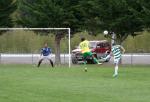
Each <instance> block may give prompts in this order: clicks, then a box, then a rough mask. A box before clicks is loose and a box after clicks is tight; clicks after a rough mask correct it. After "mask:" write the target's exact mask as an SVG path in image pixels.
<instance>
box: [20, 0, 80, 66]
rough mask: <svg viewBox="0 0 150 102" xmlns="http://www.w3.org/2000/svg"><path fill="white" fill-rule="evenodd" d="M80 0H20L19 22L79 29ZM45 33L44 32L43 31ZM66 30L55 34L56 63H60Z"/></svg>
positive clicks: (35, 25)
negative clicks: (77, 10) (77, 13)
mask: <svg viewBox="0 0 150 102" xmlns="http://www.w3.org/2000/svg"><path fill="white" fill-rule="evenodd" d="M78 1H79V0H19V1H18V3H19V17H18V19H19V20H18V24H20V25H22V26H23V27H36V28H41V27H42V28H48V27H49V28H61V27H63V28H65V27H66V28H71V30H72V32H76V31H78V28H79V27H80V26H79V23H78V18H76V15H75V9H76V5H77V4H78ZM42 34H43V33H42ZM65 34H66V32H64V31H57V32H54V35H55V44H56V47H55V48H56V49H55V54H56V61H55V62H56V63H57V64H59V63H60V40H61V39H62V38H63V37H64V36H65Z"/></svg>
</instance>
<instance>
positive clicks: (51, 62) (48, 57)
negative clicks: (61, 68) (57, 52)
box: [47, 55, 54, 67]
mask: <svg viewBox="0 0 150 102" xmlns="http://www.w3.org/2000/svg"><path fill="white" fill-rule="evenodd" d="M47 59H48V60H49V62H50V64H51V66H52V67H54V63H53V61H52V60H51V57H50V55H49V56H47Z"/></svg>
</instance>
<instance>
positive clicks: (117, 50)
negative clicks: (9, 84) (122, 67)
mask: <svg viewBox="0 0 150 102" xmlns="http://www.w3.org/2000/svg"><path fill="white" fill-rule="evenodd" d="M124 52H125V49H124V48H123V47H122V46H121V45H115V44H112V48H111V53H110V54H109V55H107V56H106V57H105V58H103V59H104V61H106V60H107V59H108V58H110V57H111V56H114V65H115V72H114V74H113V77H116V76H117V75H118V65H119V62H120V59H121V56H122V53H124Z"/></svg>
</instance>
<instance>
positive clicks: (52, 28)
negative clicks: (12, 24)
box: [0, 28, 71, 68]
mask: <svg viewBox="0 0 150 102" xmlns="http://www.w3.org/2000/svg"><path fill="white" fill-rule="evenodd" d="M0 30H68V39H69V40H68V43H69V45H68V47H69V68H70V67H71V45H70V43H71V42H70V31H71V29H70V28H0Z"/></svg>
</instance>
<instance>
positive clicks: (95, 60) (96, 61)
mask: <svg viewBox="0 0 150 102" xmlns="http://www.w3.org/2000/svg"><path fill="white" fill-rule="evenodd" d="M94 62H95V63H97V64H102V63H100V62H99V61H98V60H97V59H96V58H94Z"/></svg>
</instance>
